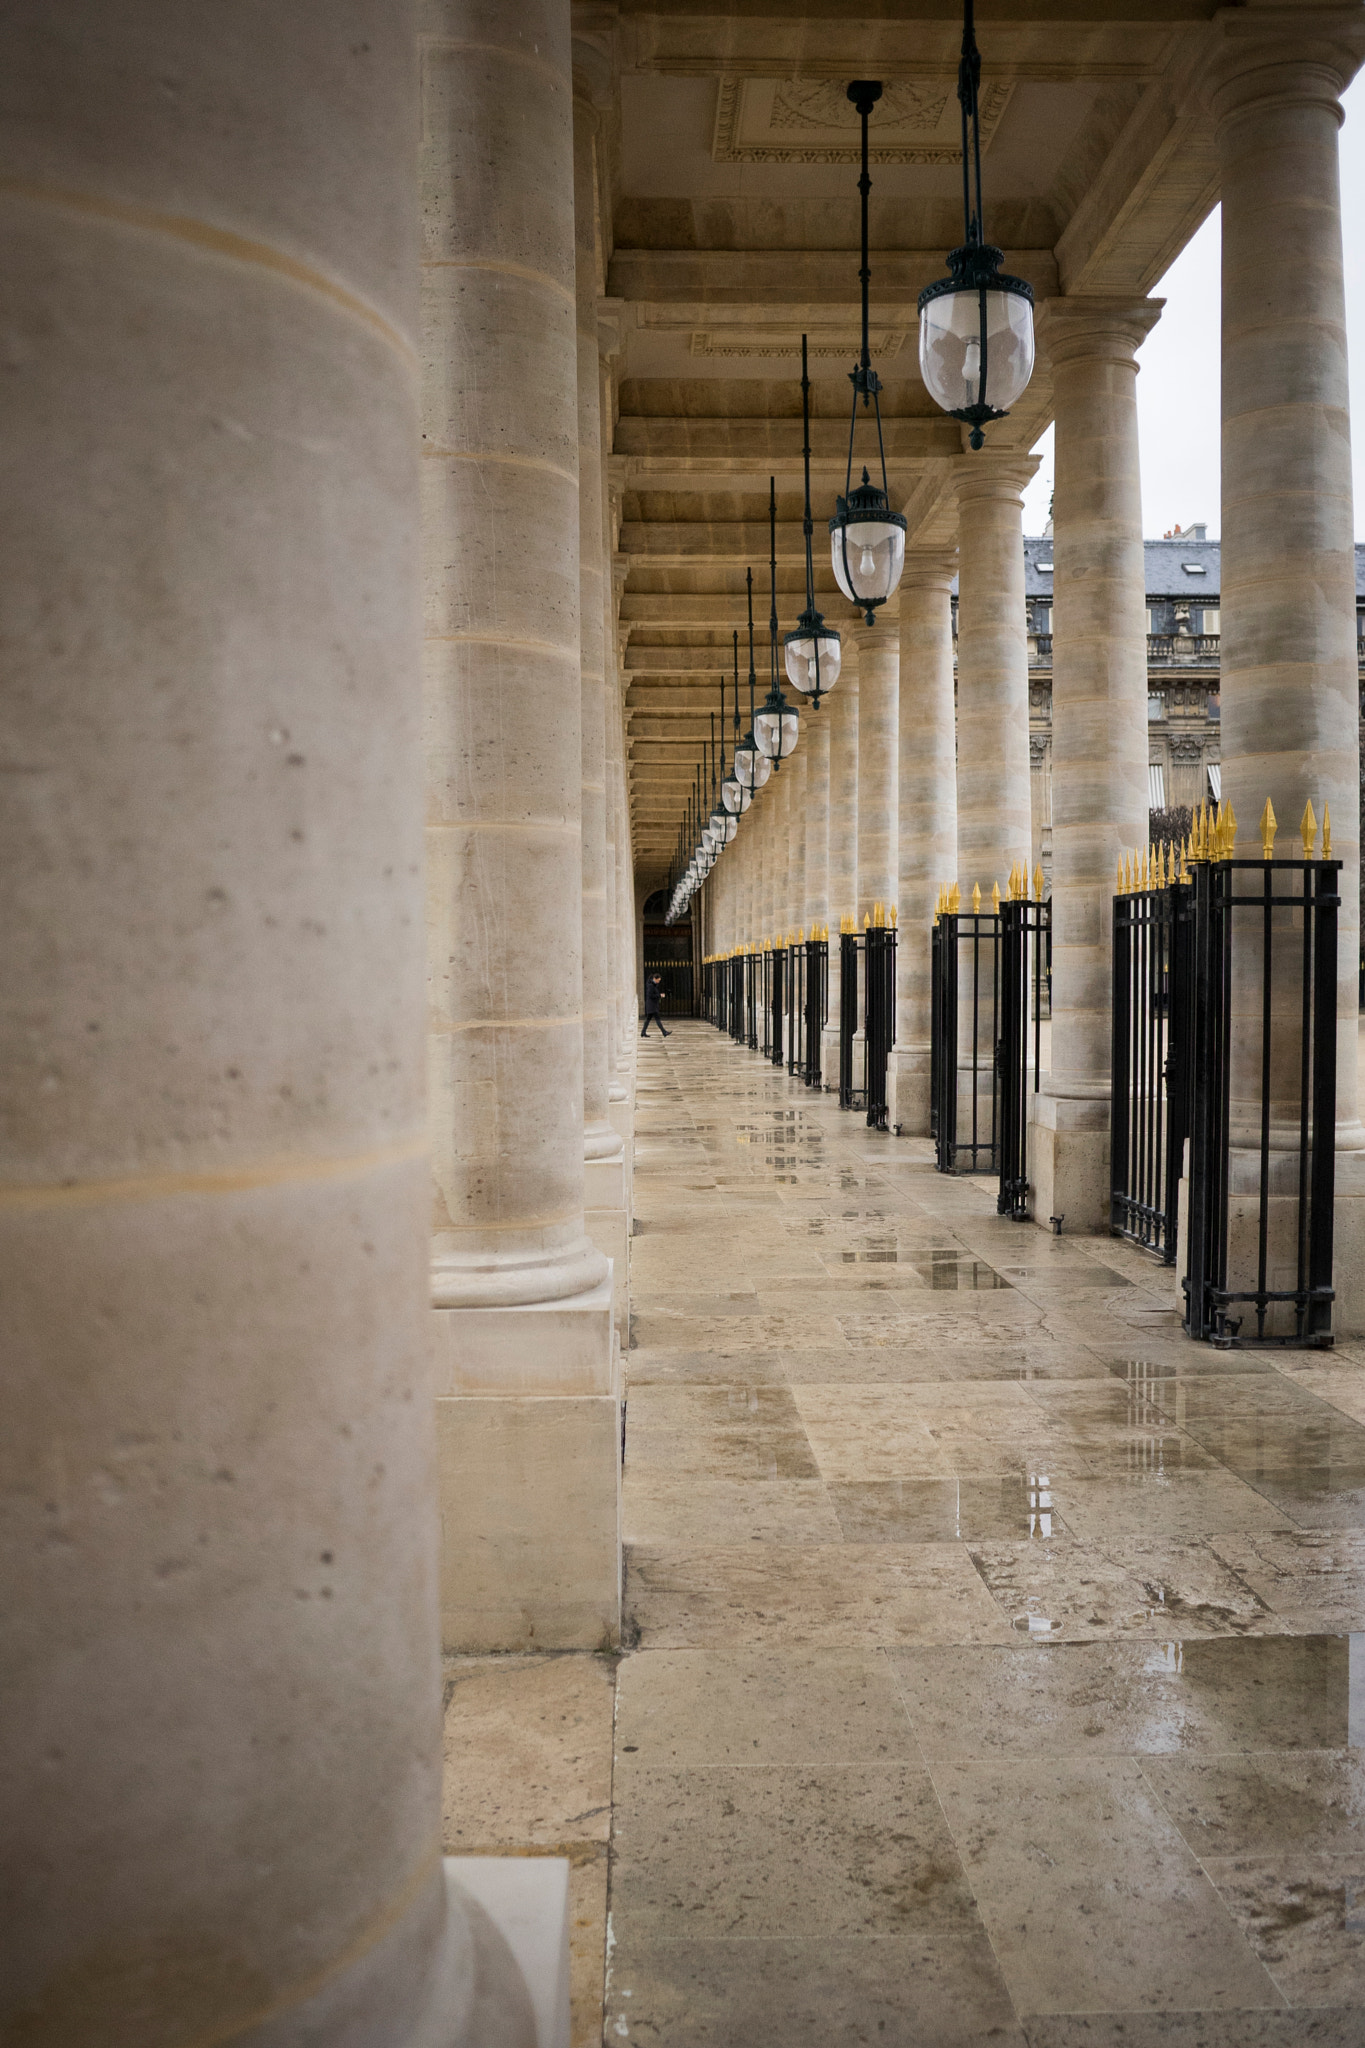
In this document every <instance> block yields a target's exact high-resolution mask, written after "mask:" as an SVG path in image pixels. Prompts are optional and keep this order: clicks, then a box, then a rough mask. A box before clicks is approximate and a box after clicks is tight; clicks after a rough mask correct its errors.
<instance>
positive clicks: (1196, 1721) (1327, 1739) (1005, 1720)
mask: <svg viewBox="0 0 1365 2048" xmlns="http://www.w3.org/2000/svg"><path fill="white" fill-rule="evenodd" d="M887 1656H888V1661H889V1662H890V1665H891V1668H892V1670H893V1671H894V1672H895V1674H896V1678H897V1681H898V1683H899V1685H900V1688H901V1692H902V1695H903V1697H904V1699H905V1703H906V1706H907V1708H908V1710H909V1713H910V1718H911V1721H912V1723H913V1725H914V1729H915V1734H916V1736H917V1738H918V1740H919V1744H920V1747H921V1749H922V1750H923V1752H924V1754H925V1756H926V1757H928V1758H929V1759H931V1760H937V1759H938V1758H940V1757H967V1756H978V1757H1039V1758H1049V1757H1061V1756H1126V1755H1131V1754H1142V1753H1145V1754H1149V1755H1164V1754H1168V1753H1169V1754H1179V1755H1185V1754H1190V1753H1198V1754H1213V1753H1218V1752H1223V1751H1232V1750H1258V1749H1276V1750H1280V1749H1310V1750H1317V1749H1340V1748H1344V1747H1345V1746H1346V1742H1347V1736H1348V1731H1349V1725H1350V1714H1349V1709H1350V1644H1349V1639H1348V1638H1347V1637H1345V1636H1234V1637H1226V1638H1215V1639H1212V1640H1201V1639H1193V1640H1191V1641H1188V1642H1185V1641H1172V1642H1153V1643H1134V1642H1085V1643H1079V1642H1078V1643H1057V1644H1051V1643H1034V1644H1020V1645H1019V1646H1018V1647H1017V1648H1010V1649H994V1648H984V1647H983V1648H972V1649H957V1648H951V1649H935V1648H923V1649H912V1650H892V1651H888V1652H887Z"/></svg>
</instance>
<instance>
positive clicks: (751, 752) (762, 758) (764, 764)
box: [735, 720, 773, 799]
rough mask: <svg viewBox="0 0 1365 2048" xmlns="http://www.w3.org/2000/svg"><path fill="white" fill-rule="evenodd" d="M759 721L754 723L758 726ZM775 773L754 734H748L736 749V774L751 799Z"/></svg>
mask: <svg viewBox="0 0 1365 2048" xmlns="http://www.w3.org/2000/svg"><path fill="white" fill-rule="evenodd" d="M757 722H758V721H757V720H755V721H754V723H755V724H757ZM772 772H773V764H772V762H771V761H770V760H769V759H768V758H767V756H766V755H765V754H764V753H763V752H762V750H761V749H760V747H759V746H758V744H757V742H756V740H755V736H754V734H753V733H751V732H750V733H746V734H745V735H744V739H743V741H742V743H741V744H740V745H739V746H737V747H736V748H735V773H736V775H737V776H738V777H739V779H740V781H741V782H742V783H743V785H744V787H745V788H746V789H747V790H748V792H749V795H750V798H751V799H752V797H753V793H754V791H755V790H756V789H762V787H763V785H764V783H765V782H766V781H767V780H768V777H769V776H770V775H771V774H772Z"/></svg>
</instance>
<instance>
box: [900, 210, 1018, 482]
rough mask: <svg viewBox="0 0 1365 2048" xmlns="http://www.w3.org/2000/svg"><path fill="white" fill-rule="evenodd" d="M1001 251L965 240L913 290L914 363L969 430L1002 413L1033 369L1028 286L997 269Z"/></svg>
mask: <svg viewBox="0 0 1365 2048" xmlns="http://www.w3.org/2000/svg"><path fill="white" fill-rule="evenodd" d="M1002 255H1003V251H1002V250H1000V249H995V248H992V247H991V246H990V245H989V244H987V243H981V242H976V243H967V244H965V245H964V246H963V247H962V248H960V249H954V250H952V251H951V253H950V254H949V257H948V268H949V272H950V275H949V276H947V277H942V278H939V279H937V281H936V282H935V283H933V284H931V285H927V286H926V287H925V289H924V290H923V291H922V292H921V293H920V296H919V364H920V374H921V375H922V377H923V378H924V385H925V389H926V390H927V391H928V393H929V396H930V397H931V398H932V399H933V400H934V402H935V404H937V405H941V406H942V408H943V410H944V411H945V412H946V413H950V414H951V415H952V417H953V418H954V419H959V420H964V421H965V422H966V423H967V425H968V426H970V428H971V430H972V431H971V435H970V437H969V438H970V441H971V445H972V447H973V448H979V447H980V446H981V443H982V438H983V436H982V432H981V429H982V427H983V426H984V425H985V423H986V421H987V420H1000V419H1004V417H1005V415H1006V413H1008V411H1009V409H1010V407H1011V406H1012V405H1014V404H1015V403H1016V401H1017V400H1018V399H1019V398H1020V397H1021V396H1022V395H1023V392H1024V390H1025V388H1026V386H1027V384H1028V381H1029V378H1030V377H1031V376H1032V375H1033V355H1034V344H1033V287H1032V285H1030V284H1027V283H1025V281H1024V280H1023V278H1019V277H1006V276H1004V275H1003V274H1002V273H1001V271H1000V262H1001V258H1002Z"/></svg>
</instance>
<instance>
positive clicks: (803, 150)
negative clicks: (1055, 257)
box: [711, 77, 1014, 164]
mask: <svg viewBox="0 0 1365 2048" xmlns="http://www.w3.org/2000/svg"><path fill="white" fill-rule="evenodd" d="M1013 90H1014V87H1013V85H1012V84H988V85H983V86H982V88H981V147H982V149H983V151H984V150H987V149H989V147H990V143H991V138H992V136H993V135H994V134H995V131H996V129H997V128H998V127H999V125H1000V120H1001V117H1002V115H1003V114H1004V111H1005V109H1006V107H1007V106H1008V105H1009V102H1010V96H1011V94H1012V93H1013ZM860 153H861V149H860V141H859V129H858V114H857V110H856V108H855V107H854V106H853V105H852V103H851V102H850V100H849V98H848V95H847V93H846V91H845V88H844V85H843V84H842V83H841V82H840V81H838V80H835V79H828V78H794V79H792V78H788V79H773V78H722V79H721V80H720V83H719V86H718V89H717V95H716V128H715V138H714V141H713V143H712V146H711V155H712V157H713V158H714V160H715V162H716V163H719V164H735V163H746V164H853V163H857V162H858V160H859V156H860ZM870 155H871V158H872V161H873V163H877V164H955V163H960V162H961V160H962V115H961V110H960V108H959V106H958V103H957V80H956V78H955V77H944V78H913V79H893V80H891V81H890V83H888V84H887V86H886V87H885V89H884V91H883V93H882V97H881V99H880V101H879V102H878V104H877V106H876V107H875V108H874V109H873V113H872V121H871V135H870Z"/></svg>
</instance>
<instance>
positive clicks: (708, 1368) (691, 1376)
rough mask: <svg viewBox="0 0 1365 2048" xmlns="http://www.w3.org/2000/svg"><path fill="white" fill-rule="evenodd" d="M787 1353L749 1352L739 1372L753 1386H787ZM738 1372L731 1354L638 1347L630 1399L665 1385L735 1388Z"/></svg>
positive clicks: (633, 1355)
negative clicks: (785, 1368) (785, 1354)
mask: <svg viewBox="0 0 1365 2048" xmlns="http://www.w3.org/2000/svg"><path fill="white" fill-rule="evenodd" d="M813 1355H814V1356H815V1357H816V1358H825V1359H827V1358H829V1357H830V1355H831V1354H830V1353H829V1352H817V1353H814V1354H813ZM783 1356H784V1354H783V1353H782V1352H780V1351H746V1352H745V1353H744V1364H743V1368H742V1370H741V1373H740V1377H741V1378H743V1379H744V1380H745V1381H746V1382H747V1383H748V1384H749V1385H750V1386H774V1387H781V1386H786V1385H787V1383H788V1375H787V1373H786V1372H785V1370H784V1369H783V1364H782V1359H783ZM735 1377H736V1371H735V1366H734V1364H733V1362H732V1360H731V1357H730V1354H729V1353H728V1352H727V1353H721V1352H716V1351H672V1350H668V1349H665V1350H662V1351H655V1350H648V1351H647V1350H643V1349H641V1348H640V1347H639V1346H637V1347H636V1349H635V1350H634V1351H632V1352H631V1354H630V1390H629V1391H630V1397H631V1398H634V1396H635V1395H636V1394H637V1393H638V1392H639V1390H640V1388H641V1387H655V1386H658V1387H664V1386H678V1387H682V1386H725V1387H728V1386H733V1385H734V1382H735Z"/></svg>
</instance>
